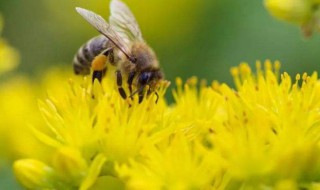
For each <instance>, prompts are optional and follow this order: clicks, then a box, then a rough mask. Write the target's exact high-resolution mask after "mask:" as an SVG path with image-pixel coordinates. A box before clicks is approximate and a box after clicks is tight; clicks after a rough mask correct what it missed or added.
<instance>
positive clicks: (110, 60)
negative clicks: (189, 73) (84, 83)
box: [73, 0, 164, 103]
mask: <svg viewBox="0 0 320 190" xmlns="http://www.w3.org/2000/svg"><path fill="white" fill-rule="evenodd" d="M76 11H77V12H78V13H79V14H80V15H81V16H82V17H83V18H84V19H85V20H87V21H88V22H89V23H90V24H91V25H92V26H93V27H94V28H95V29H96V30H98V31H99V32H100V33H101V35H99V36H97V37H94V38H92V39H90V40H89V41H88V42H87V43H85V44H84V45H83V46H82V47H81V48H80V49H79V50H78V52H77V54H76V55H75V57H74V60H73V69H74V72H75V74H77V75H89V74H90V73H91V70H93V73H92V82H94V80H96V79H97V80H98V81H99V82H101V80H102V78H103V76H104V74H105V73H106V70H107V66H108V64H110V65H111V66H114V67H115V68H116V72H115V76H116V81H117V87H118V91H119V94H120V95H121V97H122V98H123V99H127V97H128V96H127V94H126V92H125V90H124V88H123V87H122V83H123V79H126V82H127V84H128V88H129V92H130V95H129V97H130V98H131V99H132V98H133V96H134V95H135V94H138V96H139V103H141V102H142V100H143V97H144V94H145V91H146V87H147V86H148V87H149V88H148V90H147V96H148V95H150V94H151V93H152V92H154V93H155V95H156V96H157V99H156V102H157V101H158V98H159V95H158V93H157V91H156V90H157V88H158V85H159V82H160V81H161V80H163V78H164V76H163V73H162V71H161V70H160V65H159V61H158V59H157V56H156V54H155V52H154V51H153V50H152V49H151V48H150V47H149V46H148V45H147V43H146V42H145V41H144V39H143V37H142V34H141V30H140V28H139V25H138V23H137V21H136V19H135V17H134V15H133V14H132V12H131V11H130V9H129V8H128V7H127V6H126V4H124V3H123V2H121V1H120V0H112V1H111V3H110V12H111V15H110V17H109V23H107V21H105V20H104V19H103V18H102V17H101V16H100V15H98V14H96V13H94V12H92V11H89V10H86V9H83V8H79V7H77V8H76ZM133 87H134V88H135V91H133Z"/></svg>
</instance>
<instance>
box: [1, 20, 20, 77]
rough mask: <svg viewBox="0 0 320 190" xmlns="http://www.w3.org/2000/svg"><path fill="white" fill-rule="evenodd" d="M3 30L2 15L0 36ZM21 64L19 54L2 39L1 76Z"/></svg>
mask: <svg viewBox="0 0 320 190" xmlns="http://www.w3.org/2000/svg"><path fill="white" fill-rule="evenodd" d="M2 28H3V19H2V17H1V15H0V35H1V32H2ZM18 63H19V54H18V52H17V50H16V49H14V48H12V47H11V46H10V45H9V44H8V43H7V41H6V40H4V39H3V38H0V75H1V74H3V73H5V72H8V71H11V70H13V69H14V68H15V67H16V66H17V65H18Z"/></svg>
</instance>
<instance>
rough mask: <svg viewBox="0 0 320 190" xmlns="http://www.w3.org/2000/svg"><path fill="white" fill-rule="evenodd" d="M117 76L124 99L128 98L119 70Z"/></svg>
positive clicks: (119, 89)
mask: <svg viewBox="0 0 320 190" xmlns="http://www.w3.org/2000/svg"><path fill="white" fill-rule="evenodd" d="M116 76H117V85H118V91H119V93H120V95H121V97H122V98H123V99H127V94H126V92H125V91H124V89H123V88H122V75H121V72H120V71H119V70H118V71H116Z"/></svg>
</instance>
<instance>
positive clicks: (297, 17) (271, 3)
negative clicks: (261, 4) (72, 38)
mask: <svg viewBox="0 0 320 190" xmlns="http://www.w3.org/2000/svg"><path fill="white" fill-rule="evenodd" d="M265 6H266V8H267V9H268V11H269V12H270V14H272V15H273V16H274V17H276V18H278V19H280V20H284V21H287V22H290V23H294V24H298V25H299V26H301V28H302V31H303V32H304V35H305V36H307V37H308V36H310V35H311V34H312V32H313V31H314V30H318V31H319V30H320V24H319V23H320V8H319V7H320V1H319V0H265Z"/></svg>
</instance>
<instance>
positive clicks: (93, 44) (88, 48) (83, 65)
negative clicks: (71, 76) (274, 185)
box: [73, 35, 111, 75]
mask: <svg viewBox="0 0 320 190" xmlns="http://www.w3.org/2000/svg"><path fill="white" fill-rule="evenodd" d="M110 47H111V43H110V42H109V40H108V39H107V38H106V37H104V36H102V35H99V36H97V37H94V38H92V39H90V40H89V41H88V42H87V43H85V44H84V45H83V46H81V47H80V49H79V50H78V52H77V54H76V55H75V56H74V58H73V70H74V73H75V74H77V75H89V74H90V69H91V62H92V61H93V59H94V58H95V57H96V56H97V55H99V54H100V53H101V52H103V51H104V50H105V49H107V48H110Z"/></svg>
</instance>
